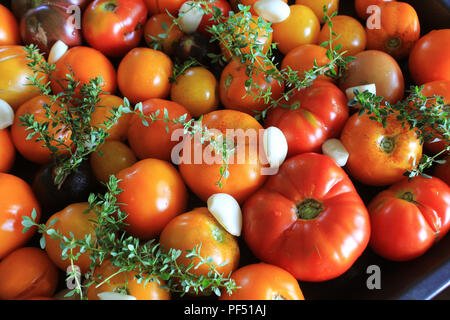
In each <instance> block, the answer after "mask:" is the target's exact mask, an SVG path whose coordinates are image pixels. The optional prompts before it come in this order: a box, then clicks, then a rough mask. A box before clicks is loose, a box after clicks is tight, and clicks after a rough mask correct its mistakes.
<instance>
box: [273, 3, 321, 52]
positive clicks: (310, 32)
mask: <svg viewBox="0 0 450 320" xmlns="http://www.w3.org/2000/svg"><path fill="white" fill-rule="evenodd" d="M289 7H290V8H291V14H290V15H289V17H288V18H287V19H286V20H284V21H283V22H279V23H274V24H272V29H273V42H276V43H277V48H278V49H280V51H281V52H282V53H284V54H287V53H288V52H289V51H291V50H292V49H294V48H295V47H298V46H299V45H302V44H315V43H316V42H317V39H318V38H319V33H320V22H319V19H318V18H317V16H316V15H315V13H314V12H313V11H312V10H311V9H310V8H309V7H307V6H303V5H298V4H295V5H291V6H289Z"/></svg>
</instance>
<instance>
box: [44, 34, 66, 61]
mask: <svg viewBox="0 0 450 320" xmlns="http://www.w3.org/2000/svg"><path fill="white" fill-rule="evenodd" d="M67 50H69V47H68V46H67V45H66V44H65V43H64V42H63V41H61V40H58V41H56V42H55V44H54V45H53V46H52V48H51V49H50V53H49V54H48V63H49V64H55V63H56V62H57V61H58V60H59V59H60V58H61V57H62V56H63V55H64V54H65V53H66V51H67Z"/></svg>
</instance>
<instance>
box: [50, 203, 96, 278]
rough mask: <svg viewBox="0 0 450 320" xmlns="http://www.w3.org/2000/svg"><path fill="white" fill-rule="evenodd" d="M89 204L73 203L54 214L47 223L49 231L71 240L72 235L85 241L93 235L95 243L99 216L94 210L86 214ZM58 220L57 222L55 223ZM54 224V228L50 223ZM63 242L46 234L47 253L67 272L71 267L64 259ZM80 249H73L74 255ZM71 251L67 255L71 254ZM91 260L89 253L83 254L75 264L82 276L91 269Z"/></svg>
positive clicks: (67, 259)
mask: <svg viewBox="0 0 450 320" xmlns="http://www.w3.org/2000/svg"><path fill="white" fill-rule="evenodd" d="M88 208H89V204H88V203H87V202H80V203H72V204H70V205H68V206H67V207H65V208H64V209H63V210H61V211H58V212H56V213H54V214H53V215H52V216H51V217H50V218H49V219H48V220H47V222H46V225H47V227H49V229H54V230H55V231H59V232H60V233H61V234H62V235H63V236H65V237H67V238H69V239H70V237H71V236H70V234H73V236H74V238H75V239H85V237H86V236H87V235H91V237H92V238H91V239H92V241H93V242H94V241H95V224H94V222H93V221H95V220H97V215H96V214H95V212H94V211H93V210H91V211H89V212H88V213H85V211H86V210H88ZM54 220H56V222H54ZM52 222H54V224H53V225H52V226H50V223H52ZM61 242H62V241H61V240H58V239H52V238H51V237H50V235H48V234H45V251H47V254H48V256H49V257H50V259H51V260H52V261H53V263H54V264H55V265H56V266H57V267H58V268H59V269H61V270H62V271H64V272H66V271H67V268H68V267H69V266H71V263H70V259H69V258H63V257H62V256H61V255H62V249H61ZM79 252H80V249H78V248H75V249H73V254H74V255H76V254H78V253H79ZM70 253H71V252H70V250H68V251H67V254H70ZM91 262H92V261H91V259H90V257H89V252H88V251H86V252H84V253H81V254H80V256H79V257H78V259H77V260H74V264H75V265H77V266H78V267H79V268H80V271H81V273H82V274H85V273H86V272H88V271H89V269H90V264H91Z"/></svg>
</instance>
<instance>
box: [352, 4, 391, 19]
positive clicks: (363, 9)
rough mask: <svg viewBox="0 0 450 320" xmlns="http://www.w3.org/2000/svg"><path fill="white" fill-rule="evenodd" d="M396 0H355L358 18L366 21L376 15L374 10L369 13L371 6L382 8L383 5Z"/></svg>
mask: <svg viewBox="0 0 450 320" xmlns="http://www.w3.org/2000/svg"><path fill="white" fill-rule="evenodd" d="M392 1H395V0H355V10H356V14H357V15H358V17H360V18H361V19H363V20H366V19H367V18H368V17H369V16H371V15H372V14H374V13H375V11H374V10H373V9H371V10H369V12H367V9H368V7H369V6H378V7H379V6H380V5H382V4H383V3H388V2H392Z"/></svg>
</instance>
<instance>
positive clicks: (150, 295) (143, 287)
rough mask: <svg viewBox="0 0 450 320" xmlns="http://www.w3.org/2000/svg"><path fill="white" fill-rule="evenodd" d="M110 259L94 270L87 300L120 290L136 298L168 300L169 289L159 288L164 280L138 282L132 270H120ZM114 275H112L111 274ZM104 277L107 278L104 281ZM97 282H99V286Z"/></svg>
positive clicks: (163, 283)
mask: <svg viewBox="0 0 450 320" xmlns="http://www.w3.org/2000/svg"><path fill="white" fill-rule="evenodd" d="M118 271H119V268H118V267H115V266H114V265H113V264H112V263H111V262H110V261H104V262H103V263H102V264H101V265H100V266H99V267H97V268H96V269H95V270H94V274H93V281H95V282H94V283H93V284H91V285H90V286H89V288H88V291H87V298H88V299H89V300H100V297H99V296H98V294H99V293H102V292H121V293H124V294H126V295H130V296H133V297H135V298H136V300H170V291H169V290H168V289H164V288H161V287H160V286H163V285H165V282H164V281H163V280H161V279H154V281H149V282H147V283H145V284H144V281H142V282H141V283H138V280H137V279H136V276H137V275H138V274H137V273H136V272H134V271H129V272H126V271H124V272H120V273H118V274H116V275H114V274H115V273H117V272H118ZM113 275H114V276H113ZM106 279H109V280H108V281H106ZM99 284H101V285H100V286H99Z"/></svg>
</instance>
